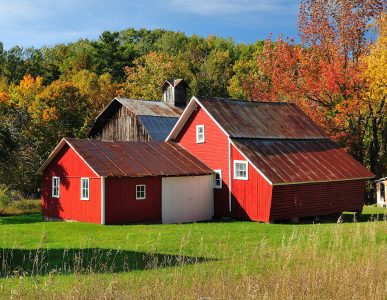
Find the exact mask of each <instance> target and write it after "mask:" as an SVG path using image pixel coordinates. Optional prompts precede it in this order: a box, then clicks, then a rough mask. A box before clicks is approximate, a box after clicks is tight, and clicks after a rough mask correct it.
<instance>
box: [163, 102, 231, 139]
mask: <svg viewBox="0 0 387 300" xmlns="http://www.w3.org/2000/svg"><path fill="white" fill-rule="evenodd" d="M197 105H199V106H200V108H202V109H203V110H204V112H205V113H206V114H207V115H208V116H209V117H210V119H211V120H212V121H213V122H214V123H215V124H216V125H217V126H218V127H219V128H220V130H222V131H223V133H224V134H225V135H226V136H227V137H230V136H229V134H228V133H227V131H226V130H224V128H223V127H222V126H220V124H219V123H218V122H217V121H216V120H215V119H214V117H213V116H212V115H211V114H210V113H209V112H208V111H207V109H206V108H205V107H204V106H203V104H201V103H200V101H199V100H198V99H197V98H196V97H195V96H192V98H191V100H190V101H189V103H188V105H187V107H186V108H185V110H184V112H183V114H182V115H181V116H180V118H179V120H178V121H177V122H176V124H175V126H174V127H173V128H172V130H171V132H170V133H169V135H168V136H167V138H166V139H165V141H171V140H174V139H176V138H177V136H178V135H179V133H180V132H181V130H182V129H183V127H184V125H185V124H186V123H187V121H188V119H189V117H190V116H191V115H192V113H193V111H194V110H195V108H196V107H197Z"/></svg>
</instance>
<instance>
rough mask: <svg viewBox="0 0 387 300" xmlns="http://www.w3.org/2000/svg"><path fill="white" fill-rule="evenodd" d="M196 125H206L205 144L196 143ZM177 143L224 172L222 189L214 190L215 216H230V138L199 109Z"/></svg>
mask: <svg viewBox="0 0 387 300" xmlns="http://www.w3.org/2000/svg"><path fill="white" fill-rule="evenodd" d="M196 125H204V133H205V142H204V143H202V144H197V143H196ZM176 141H177V142H178V143H180V144H181V145H182V146H183V147H184V148H186V149H187V150H188V151H189V152H190V153H191V154H193V155H194V156H196V157H197V158H199V159H200V160H201V161H203V162H204V163H205V164H207V165H208V166H209V167H210V168H212V169H214V170H222V178H223V182H222V188H221V189H214V214H215V216H217V217H219V216H228V215H229V204H228V203H229V200H228V199H229V189H228V183H229V181H228V137H227V136H226V134H225V133H224V132H223V131H222V130H221V129H220V128H219V127H218V126H217V125H216V124H215V122H214V121H213V120H212V119H211V117H210V116H208V115H207V113H206V112H205V111H204V110H203V109H201V108H200V107H198V108H197V109H196V110H195V111H194V112H193V113H192V115H191V116H190V118H189V119H188V121H187V122H186V124H185V125H184V128H183V129H182V130H181V131H180V133H179V136H178V137H177V139H176Z"/></svg>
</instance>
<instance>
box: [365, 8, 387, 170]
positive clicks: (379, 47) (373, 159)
mask: <svg viewBox="0 0 387 300" xmlns="http://www.w3.org/2000/svg"><path fill="white" fill-rule="evenodd" d="M377 25H378V28H377V29H378V39H377V41H376V43H375V44H374V45H371V49H370V53H369V55H368V56H366V57H365V58H364V61H365V63H366V65H367V67H366V69H365V72H364V76H365V81H366V82H367V86H368V89H367V91H366V92H365V93H364V99H363V103H362V104H363V108H364V110H365V111H366V112H367V114H368V120H369V121H368V123H367V124H366V126H368V128H369V137H368V139H369V141H368V142H369V150H368V151H369V159H370V167H371V171H372V172H374V173H376V175H377V177H381V176H382V174H384V175H386V174H385V172H386V171H387V167H386V164H387V162H386V159H387V14H384V15H382V16H381V18H380V19H379V21H378V22H377Z"/></svg>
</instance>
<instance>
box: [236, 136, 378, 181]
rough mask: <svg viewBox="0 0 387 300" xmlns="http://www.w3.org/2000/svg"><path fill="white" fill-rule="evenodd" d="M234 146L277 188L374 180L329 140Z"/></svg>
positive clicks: (248, 141) (242, 142) (240, 142)
mask: <svg viewBox="0 0 387 300" xmlns="http://www.w3.org/2000/svg"><path fill="white" fill-rule="evenodd" d="M232 143H233V144H234V146H235V147H236V148H237V149H238V150H239V151H241V152H242V153H243V154H244V156H245V157H246V158H247V159H248V160H249V161H250V162H251V163H252V164H253V165H254V166H255V167H256V168H257V169H258V170H259V171H260V172H261V173H263V174H264V176H265V177H266V178H267V179H268V180H269V181H270V182H271V183H272V184H274V185H279V184H294V183H308V182H326V181H343V180H355V179H364V178H372V177H374V174H372V173H371V172H369V171H368V170H367V169H366V168H365V167H364V166H362V165H361V164H360V163H359V162H358V161H356V160H355V159H354V158H352V156H350V155H348V154H347V153H346V152H345V151H344V150H343V149H341V148H340V147H339V146H338V145H337V144H336V143H334V142H332V141H330V140H327V139H326V140H317V139H310V140H278V139H275V140H274V139H267V140H261V139H232Z"/></svg>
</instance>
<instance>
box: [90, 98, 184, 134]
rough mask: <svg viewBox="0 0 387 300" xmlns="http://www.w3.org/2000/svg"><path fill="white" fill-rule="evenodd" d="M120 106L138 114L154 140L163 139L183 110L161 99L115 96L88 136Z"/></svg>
mask: <svg viewBox="0 0 387 300" xmlns="http://www.w3.org/2000/svg"><path fill="white" fill-rule="evenodd" d="M122 106H125V107H126V108H128V109H129V110H130V111H131V112H132V113H133V114H135V115H137V116H139V118H140V121H141V122H142V123H143V125H144V127H145V130H146V131H147V132H148V134H149V135H150V136H151V138H152V140H154V141H157V140H161V141H163V140H165V138H166V137H167V136H168V134H169V132H170V131H171V130H172V128H173V126H174V125H175V124H176V122H177V120H178V119H179V117H180V115H181V114H182V112H183V111H182V110H181V109H180V108H178V107H174V106H171V105H168V104H167V103H165V102H162V101H150V100H135V99H128V98H121V97H116V98H114V99H113V100H112V101H111V102H110V103H109V104H108V105H107V106H106V108H105V109H104V110H103V111H102V112H101V113H100V114H99V115H98V117H97V118H96V119H95V123H94V126H93V128H92V129H91V130H90V133H89V136H90V137H94V136H96V135H97V134H98V132H100V130H101V129H102V128H103V126H104V125H105V123H106V122H107V121H108V120H109V119H110V118H111V116H112V115H113V114H114V113H115V112H116V111H117V110H118V109H119V108H120V107H122Z"/></svg>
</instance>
